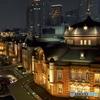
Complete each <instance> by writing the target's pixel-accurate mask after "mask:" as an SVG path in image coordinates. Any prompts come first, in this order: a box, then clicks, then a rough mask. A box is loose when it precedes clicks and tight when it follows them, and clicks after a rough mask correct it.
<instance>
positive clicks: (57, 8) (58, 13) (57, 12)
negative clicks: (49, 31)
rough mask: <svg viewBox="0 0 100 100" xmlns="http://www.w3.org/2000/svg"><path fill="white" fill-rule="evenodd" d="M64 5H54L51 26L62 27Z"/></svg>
mask: <svg viewBox="0 0 100 100" xmlns="http://www.w3.org/2000/svg"><path fill="white" fill-rule="evenodd" d="M61 17H62V5H60V4H56V5H52V17H51V25H61Z"/></svg>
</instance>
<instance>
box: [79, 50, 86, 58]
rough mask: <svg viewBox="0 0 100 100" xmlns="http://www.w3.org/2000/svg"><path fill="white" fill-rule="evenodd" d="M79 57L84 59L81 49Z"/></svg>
mask: <svg viewBox="0 0 100 100" xmlns="http://www.w3.org/2000/svg"><path fill="white" fill-rule="evenodd" d="M80 59H85V57H84V52H83V51H82V52H80Z"/></svg>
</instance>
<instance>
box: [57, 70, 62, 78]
mask: <svg viewBox="0 0 100 100" xmlns="http://www.w3.org/2000/svg"><path fill="white" fill-rule="evenodd" d="M57 78H58V79H62V70H58V71H57Z"/></svg>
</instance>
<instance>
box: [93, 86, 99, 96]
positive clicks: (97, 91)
mask: <svg viewBox="0 0 100 100" xmlns="http://www.w3.org/2000/svg"><path fill="white" fill-rule="evenodd" d="M94 92H95V93H97V95H95V97H100V87H99V86H95V87H94Z"/></svg>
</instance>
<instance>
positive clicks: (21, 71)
mask: <svg viewBox="0 0 100 100" xmlns="http://www.w3.org/2000/svg"><path fill="white" fill-rule="evenodd" d="M15 69H16V70H18V71H19V72H20V73H21V74H27V70H26V68H24V67H23V66H17V67H16V68H15Z"/></svg>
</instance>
